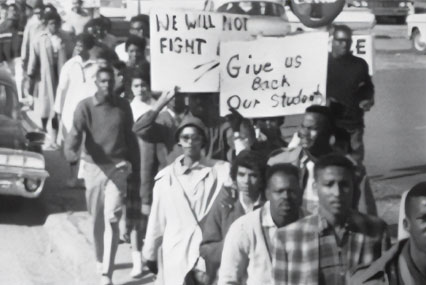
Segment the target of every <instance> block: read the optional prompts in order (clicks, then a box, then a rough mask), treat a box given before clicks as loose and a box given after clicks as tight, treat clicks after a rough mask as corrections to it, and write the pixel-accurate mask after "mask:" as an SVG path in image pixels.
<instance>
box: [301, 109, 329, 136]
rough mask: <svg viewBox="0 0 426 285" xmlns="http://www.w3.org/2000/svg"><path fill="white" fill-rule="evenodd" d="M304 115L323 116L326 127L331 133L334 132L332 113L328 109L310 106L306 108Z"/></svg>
mask: <svg viewBox="0 0 426 285" xmlns="http://www.w3.org/2000/svg"><path fill="white" fill-rule="evenodd" d="M305 113H315V114H319V115H321V116H323V117H324V118H326V119H327V122H328V127H329V130H330V131H331V132H333V131H334V129H335V126H334V119H333V113H332V112H331V110H330V108H329V107H326V106H321V105H312V106H309V107H308V108H306V110H305Z"/></svg>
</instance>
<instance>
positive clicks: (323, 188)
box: [272, 154, 389, 285]
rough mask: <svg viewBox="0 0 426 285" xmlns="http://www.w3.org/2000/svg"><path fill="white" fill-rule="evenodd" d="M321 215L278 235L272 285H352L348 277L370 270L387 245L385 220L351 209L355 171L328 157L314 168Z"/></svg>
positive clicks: (338, 158) (333, 156)
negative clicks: (361, 268) (365, 267)
mask: <svg viewBox="0 0 426 285" xmlns="http://www.w3.org/2000/svg"><path fill="white" fill-rule="evenodd" d="M314 173H315V183H314V187H315V189H316V190H317V191H318V197H319V206H320V208H319V212H318V214H316V215H310V216H307V217H305V218H304V219H301V220H299V221H297V222H296V223H293V224H291V225H289V226H287V227H285V228H282V229H278V230H277V234H276V236H275V237H276V238H275V243H274V250H273V254H272V259H273V261H272V266H273V284H274V285H284V284H285V285H292V284H312V285H314V284H318V285H325V284H327V285H344V284H348V283H347V281H348V279H347V278H348V277H349V274H348V273H349V272H350V271H351V270H352V269H354V268H355V267H356V266H358V265H360V264H370V263H372V262H373V261H374V260H376V259H378V258H379V257H380V256H381V255H382V254H383V252H385V251H386V250H387V248H388V245H389V239H388V235H387V233H386V224H385V222H383V221H382V220H381V219H379V218H377V217H373V216H369V215H365V214H361V213H359V212H358V211H356V210H353V209H352V208H351V206H352V203H353V202H352V201H353V199H354V183H353V179H354V166H353V164H352V162H351V161H350V160H348V159H347V158H346V157H344V156H342V155H338V154H328V155H325V156H323V157H321V158H320V159H319V160H318V162H317V163H316V164H315V172H314Z"/></svg>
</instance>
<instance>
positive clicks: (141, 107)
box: [130, 98, 157, 122]
mask: <svg viewBox="0 0 426 285" xmlns="http://www.w3.org/2000/svg"><path fill="white" fill-rule="evenodd" d="M156 102H157V101H156V100H155V99H153V98H150V99H149V100H148V101H147V102H143V101H141V100H139V98H134V99H133V100H132V102H131V103H130V108H132V113H133V120H134V121H135V122H136V121H137V120H138V119H139V118H140V117H141V116H142V115H143V114H145V113H146V112H148V111H149V110H152V107H153V106H154V104H155V103H156Z"/></svg>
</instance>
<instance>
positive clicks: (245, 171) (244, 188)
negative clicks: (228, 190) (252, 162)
mask: <svg viewBox="0 0 426 285" xmlns="http://www.w3.org/2000/svg"><path fill="white" fill-rule="evenodd" d="M259 178H260V177H259V174H258V173H257V172H256V171H254V170H251V169H249V168H247V167H244V166H238V169H237V176H236V178H235V179H236V182H237V188H238V191H239V192H240V193H243V194H244V195H248V196H250V197H255V196H257V195H259V182H260V179H259Z"/></svg>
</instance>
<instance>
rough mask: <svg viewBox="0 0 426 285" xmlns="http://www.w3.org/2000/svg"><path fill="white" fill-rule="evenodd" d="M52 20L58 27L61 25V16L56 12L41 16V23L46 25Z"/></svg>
mask: <svg viewBox="0 0 426 285" xmlns="http://www.w3.org/2000/svg"><path fill="white" fill-rule="evenodd" d="M51 20H54V21H55V23H56V24H58V25H60V24H61V23H62V19H61V16H59V14H58V13H56V12H50V11H49V12H47V13H44V15H43V23H44V24H47V23H48V22H49V21H51Z"/></svg>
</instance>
